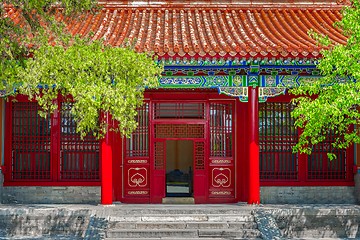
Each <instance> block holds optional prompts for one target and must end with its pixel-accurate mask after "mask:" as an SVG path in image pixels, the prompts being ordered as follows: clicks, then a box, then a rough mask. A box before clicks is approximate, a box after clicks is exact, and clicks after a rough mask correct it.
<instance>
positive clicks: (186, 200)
mask: <svg viewBox="0 0 360 240" xmlns="http://www.w3.org/2000/svg"><path fill="white" fill-rule="evenodd" d="M162 203H163V204H195V199H194V198H193V197H166V198H163V199H162Z"/></svg>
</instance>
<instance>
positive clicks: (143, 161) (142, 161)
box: [128, 159, 148, 163]
mask: <svg viewBox="0 0 360 240" xmlns="http://www.w3.org/2000/svg"><path fill="white" fill-rule="evenodd" d="M128 163H148V161H147V160H145V159H143V160H140V159H136V160H134V159H131V160H128Z"/></svg>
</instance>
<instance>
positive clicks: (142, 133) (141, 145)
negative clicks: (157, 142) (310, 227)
mask: <svg viewBox="0 0 360 240" xmlns="http://www.w3.org/2000/svg"><path fill="white" fill-rule="evenodd" d="M137 113H138V114H137V116H136V118H137V119H136V120H137V122H138V127H137V128H136V130H135V131H134V132H133V133H132V134H131V137H130V138H127V139H126V156H127V157H146V156H149V103H144V105H143V106H142V107H141V108H138V110H137Z"/></svg>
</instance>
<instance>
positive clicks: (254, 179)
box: [248, 87, 260, 204]
mask: <svg viewBox="0 0 360 240" xmlns="http://www.w3.org/2000/svg"><path fill="white" fill-rule="evenodd" d="M258 93H259V90H258V87H248V100H249V110H248V111H249V112H248V113H249V197H248V203H249V204H259V203H260V163H259V107H258V106H259V105H258V104H259V103H258V101H259V95H258Z"/></svg>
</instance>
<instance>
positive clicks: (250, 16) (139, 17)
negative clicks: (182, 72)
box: [60, 0, 347, 58]
mask: <svg viewBox="0 0 360 240" xmlns="http://www.w3.org/2000/svg"><path fill="white" fill-rule="evenodd" d="M148 1H149V0H148ZM120 2H122V1H120ZM144 2H145V1H144ZM175 2H178V1H175ZM185 2H186V0H185ZM209 2H210V1H209ZM328 2H331V4H332V3H333V1H328ZM120 5H121V4H120ZM123 5H124V6H122V7H121V6H119V2H117V4H115V3H114V2H113V1H108V2H107V3H106V4H105V7H104V8H103V9H102V10H101V12H100V13H98V14H96V15H93V14H90V13H88V14H85V15H83V17H82V18H79V19H75V20H72V21H68V20H66V19H65V22H67V28H68V29H69V31H70V32H71V33H72V34H80V35H81V36H86V35H89V33H91V32H92V33H93V34H94V35H93V39H100V38H102V39H104V40H105V42H106V43H108V44H111V45H114V46H121V45H123V44H125V43H128V42H130V43H134V44H135V49H136V50H137V51H139V52H145V51H152V52H154V53H155V54H156V55H158V56H160V57H165V58H168V57H173V58H176V57H195V58H196V57H226V56H228V57H240V58H242V57H268V58H272V57H291V58H294V57H317V56H318V55H319V51H320V47H319V46H317V44H316V42H315V41H314V40H313V39H312V38H310V37H309V35H308V31H309V30H310V29H313V30H314V31H316V32H318V33H321V34H324V35H328V36H329V38H330V40H331V41H332V42H333V44H345V43H346V40H347V38H346V37H345V36H344V35H342V32H341V31H340V30H339V29H336V28H334V26H333V23H334V22H335V21H339V20H340V19H341V13H340V8H339V7H333V6H332V5H330V7H329V4H325V5H321V4H318V5H316V4H315V5H316V7H315V8H314V7H313V8H311V7H309V6H311V4H310V5H306V6H307V7H300V6H301V5H299V4H296V6H297V7H294V6H295V5H294V6H291V4H289V6H288V7H286V6H285V7H284V6H282V7H279V6H277V7H274V6H269V7H266V8H261V7H250V6H248V7H246V8H244V7H243V6H240V5H236V4H235V5H233V6H232V7H218V6H216V7H214V6H213V5H212V4H209V5H208V6H206V5H196V4H195V5H193V6H192V7H191V5H189V6H186V7H184V6H181V5H172V4H167V5H161V4H160V5H159V6H158V5H151V6H152V7H144V6H142V5H136V6H134V5H131V4H128V5H126V4H123ZM60 18H61V17H60Z"/></svg>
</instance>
